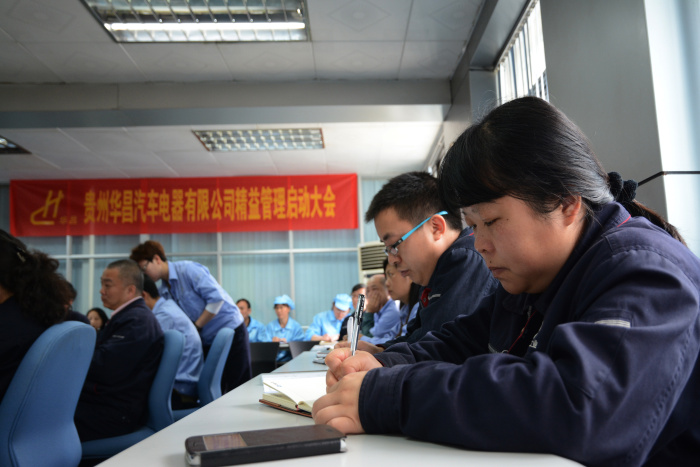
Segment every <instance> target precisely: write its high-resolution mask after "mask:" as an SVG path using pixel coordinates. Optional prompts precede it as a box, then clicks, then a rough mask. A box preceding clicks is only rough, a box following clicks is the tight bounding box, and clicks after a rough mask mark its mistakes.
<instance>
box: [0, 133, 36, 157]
mask: <svg viewBox="0 0 700 467" xmlns="http://www.w3.org/2000/svg"><path fill="white" fill-rule="evenodd" d="M0 154H30V152H29V151H27V150H26V149H24V148H23V147H22V146H20V145H18V144H16V143H13V142H12V141H10V140H9V139H7V138H3V137H2V136H0Z"/></svg>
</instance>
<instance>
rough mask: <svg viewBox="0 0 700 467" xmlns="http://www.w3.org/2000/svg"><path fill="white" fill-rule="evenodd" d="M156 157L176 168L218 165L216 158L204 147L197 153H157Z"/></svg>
mask: <svg viewBox="0 0 700 467" xmlns="http://www.w3.org/2000/svg"><path fill="white" fill-rule="evenodd" d="M200 146H201V145H200ZM156 155H157V156H158V157H159V158H160V159H161V160H162V161H163V162H164V163H165V164H167V165H168V166H170V167H174V168H176V167H178V166H182V165H192V164H201V165H207V164H208V165H217V164H218V162H217V160H216V158H215V157H214V156H213V155H212V154H211V153H210V152H209V151H206V150H205V149H204V147H202V148H201V150H196V151H156Z"/></svg>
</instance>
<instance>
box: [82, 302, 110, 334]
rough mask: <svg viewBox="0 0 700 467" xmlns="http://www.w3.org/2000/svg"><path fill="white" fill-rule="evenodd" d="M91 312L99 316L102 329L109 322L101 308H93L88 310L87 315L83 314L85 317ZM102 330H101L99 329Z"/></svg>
mask: <svg viewBox="0 0 700 467" xmlns="http://www.w3.org/2000/svg"><path fill="white" fill-rule="evenodd" d="M91 311H94V312H95V313H97V314H98V315H99V316H100V319H101V320H102V327H105V324H107V322H108V321H109V318H108V317H107V313H105V311H104V310H103V309H102V308H99V307H95V308H90V309H89V310H88V312H87V313H85V316H87V315H89V314H90V312H91ZM100 329H102V328H100Z"/></svg>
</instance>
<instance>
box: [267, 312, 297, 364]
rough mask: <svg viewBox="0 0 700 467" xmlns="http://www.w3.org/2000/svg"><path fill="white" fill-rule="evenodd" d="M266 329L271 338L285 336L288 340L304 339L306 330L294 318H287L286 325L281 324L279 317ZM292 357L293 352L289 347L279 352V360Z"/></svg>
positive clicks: (282, 360) (283, 360)
mask: <svg viewBox="0 0 700 467" xmlns="http://www.w3.org/2000/svg"><path fill="white" fill-rule="evenodd" d="M266 329H267V334H268V335H269V336H270V340H272V338H273V337H279V338H280V339H282V338H284V339H286V341H287V342H291V341H303V340H304V330H303V329H302V328H301V324H299V322H298V321H297V320H295V319H293V318H289V319H288V320H287V325H286V326H285V327H282V325H280V321H279V319H275V320H272V321H270V323H269V324H268V325H267V328H266ZM291 358H292V354H291V353H290V352H289V349H282V350H280V351H279V352H278V353H277V361H278V362H285V361H287V360H290V359H291Z"/></svg>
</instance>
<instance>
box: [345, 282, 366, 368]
mask: <svg viewBox="0 0 700 467" xmlns="http://www.w3.org/2000/svg"><path fill="white" fill-rule="evenodd" d="M364 312H365V296H364V295H362V294H360V295H359V296H358V299H357V310H356V311H355V313H354V317H353V318H351V319H352V320H353V323H352V335H348V339H350V352H351V354H352V355H355V351H356V350H357V340H358V339H359V338H360V325H361V324H362V315H363V314H364ZM350 329H351V328H350V320H348V333H350Z"/></svg>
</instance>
